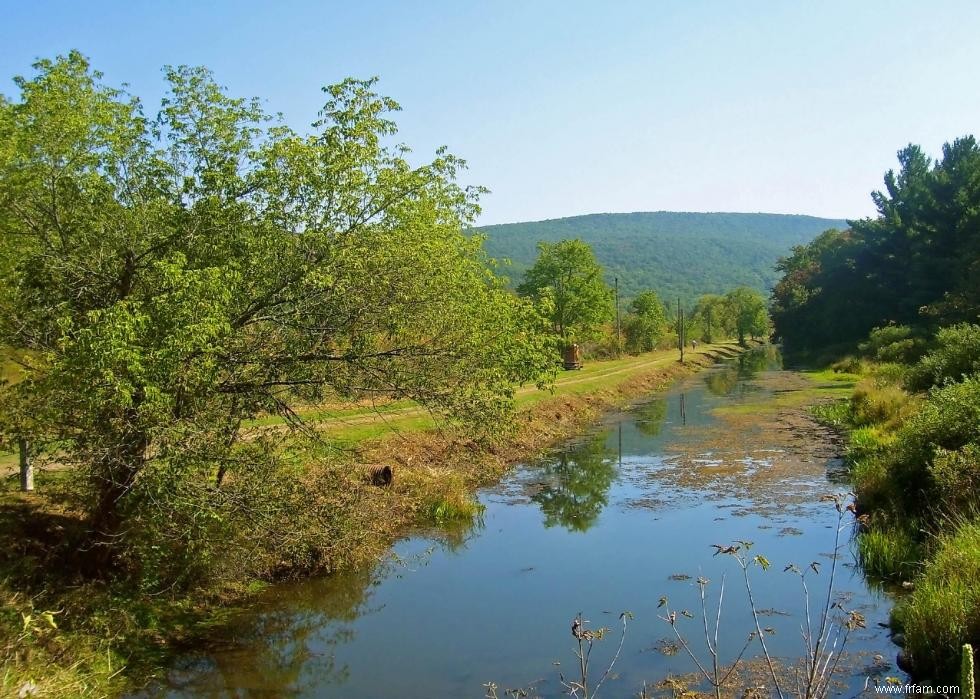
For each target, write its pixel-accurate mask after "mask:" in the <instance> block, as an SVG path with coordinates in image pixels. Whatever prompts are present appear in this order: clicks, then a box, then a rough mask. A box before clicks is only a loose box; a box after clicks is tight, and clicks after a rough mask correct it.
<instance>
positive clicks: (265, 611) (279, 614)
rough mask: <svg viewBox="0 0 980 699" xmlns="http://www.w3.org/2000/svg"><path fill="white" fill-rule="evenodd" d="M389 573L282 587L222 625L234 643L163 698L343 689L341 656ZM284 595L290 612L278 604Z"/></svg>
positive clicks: (345, 671) (179, 675) (173, 679)
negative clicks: (352, 624) (339, 652)
mask: <svg viewBox="0 0 980 699" xmlns="http://www.w3.org/2000/svg"><path fill="white" fill-rule="evenodd" d="M388 565H391V564H390V563H389V564H382V565H379V566H376V567H374V568H367V569H364V570H360V571H355V572H351V573H344V574H338V575H333V576H330V577H329V578H325V579H322V580H313V581H307V582H304V583H301V584H296V585H279V586H277V593H278V594H276V595H275V596H270V598H269V600H268V602H267V603H263V602H262V601H260V602H259V606H258V609H249V610H247V611H246V612H244V613H243V614H242V615H241V620H240V621H237V620H232V621H230V622H228V623H227V624H222V625H221V626H220V627H219V628H218V629H217V633H216V634H215V635H216V636H218V637H220V638H222V639H227V640H225V641H223V642H222V643H221V645H220V646H212V647H211V648H210V649H209V650H208V651H207V652H206V654H205V655H204V656H203V657H197V658H195V659H193V660H191V661H190V662H189V663H188V665H187V666H186V667H184V668H177V669H176V670H175V671H173V672H172V673H171V674H170V676H169V677H168V678H167V681H166V687H165V688H163V687H161V688H158V689H160V690H161V691H160V692H159V695H167V694H169V693H170V692H172V691H173V690H177V691H178V692H180V693H181V694H184V693H189V694H192V695H193V696H197V697H229V696H236V697H253V696H255V697H266V696H277V697H279V696H295V695H299V694H304V693H309V692H310V691H312V690H313V689H314V688H318V687H323V686H326V685H340V684H343V683H344V682H346V681H347V679H348V676H349V674H350V670H349V668H348V667H347V665H346V664H340V665H338V664H337V661H336V658H335V654H334V651H335V648H336V647H337V646H340V645H343V644H346V643H350V642H351V640H353V636H354V632H353V630H352V629H351V628H350V626H349V625H348V624H349V623H350V622H352V621H354V620H355V619H357V618H358V617H359V616H360V615H362V614H364V613H365V612H366V611H368V609H367V602H368V599H369V598H370V589H371V587H372V585H373V584H374V583H375V582H376V581H377V580H378V579H380V577H381V576H384V575H385V574H386V570H387V566H388ZM283 595H287V596H288V597H289V600H290V604H289V605H288V606H285V607H284V606H282V605H281V604H278V603H277V601H279V600H281V597H282V596H283ZM263 607H264V608H263ZM149 695H150V696H154V693H153V691H152V690H151V691H150V692H149Z"/></svg>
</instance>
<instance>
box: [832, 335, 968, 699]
mask: <svg viewBox="0 0 980 699" xmlns="http://www.w3.org/2000/svg"><path fill="white" fill-rule="evenodd" d="M971 351H973V352H975V351H976V347H975V346H974V347H973V349H972V350H971ZM948 353H949V344H948V343H947V344H943V343H939V344H938V345H937V346H936V348H935V349H933V350H932V351H931V352H929V353H927V354H926V355H925V356H924V357H923V358H922V359H921V360H910V361H906V362H903V363H896V362H887V361H883V360H881V359H875V358H863V359H846V360H843V361H840V362H838V363H837V364H836V365H835V367H836V370H837V371H838V372H847V373H848V374H850V375H853V376H856V377H857V378H858V380H857V382H856V384H855V387H854V390H853V392H852V393H851V395H850V396H849V397H848V398H847V399H846V400H843V401H840V402H838V403H836V404H832V405H828V406H823V407H821V408H819V409H818V411H817V412H818V414H819V415H820V417H821V418H822V419H823V420H824V421H826V422H829V423H831V424H834V425H835V426H837V427H839V428H841V429H842V430H844V431H845V432H846V434H847V437H848V447H847V458H848V462H849V464H850V473H851V479H852V482H853V485H854V491H855V494H856V497H857V505H858V510H859V515H860V517H859V521H860V524H861V526H860V531H859V533H858V535H857V551H858V555H859V558H860V560H861V563H862V565H863V567H864V569H865V572H866V573H867V574H868V575H869V576H870V577H871V578H873V579H878V580H881V581H882V582H884V583H885V584H891V585H893V586H894V587H895V588H896V589H897V590H900V591H902V592H903V597H902V599H900V601H899V603H898V605H897V607H896V609H895V614H894V619H893V621H894V626H895V627H896V631H902V632H903V638H904V644H905V648H904V650H903V651H902V656H903V662H904V663H905V664H906V666H907V667H910V668H911V669H912V671H913V674H914V675H915V676H916V677H918V678H920V679H923V680H928V681H948V682H955V681H956V680H957V679H958V668H959V663H960V654H961V648H962V645H963V644H964V643H972V644H973V645H974V646H976V645H977V643H978V641H980V597H978V596H977V595H976V594H975V593H974V592H973V591H974V590H975V589H977V584H976V578H977V575H978V573H977V571H978V570H980V538H978V536H977V532H978V525H980V518H978V512H980V475H978V474H980V463H978V458H977V457H978V455H980V449H978V447H977V444H978V440H980V380H978V379H977V378H976V376H973V377H972V378H971V377H970V376H969V374H968V373H967V372H966V371H957V373H956V374H955V375H953V373H952V372H946V374H948V375H944V373H943V371H941V370H940V371H937V370H936V366H937V365H939V364H941V363H942V359H943V356H944V354H948ZM924 376H926V377H927V379H928V380H923V377H924ZM909 590H910V592H908V594H904V593H905V592H906V591H909Z"/></svg>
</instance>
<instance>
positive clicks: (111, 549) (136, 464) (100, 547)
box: [85, 432, 149, 575]
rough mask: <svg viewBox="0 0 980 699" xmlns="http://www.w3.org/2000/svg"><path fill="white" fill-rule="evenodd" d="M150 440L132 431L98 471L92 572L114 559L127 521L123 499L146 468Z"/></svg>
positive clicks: (92, 525) (90, 560)
mask: <svg viewBox="0 0 980 699" xmlns="http://www.w3.org/2000/svg"><path fill="white" fill-rule="evenodd" d="M148 446H149V442H148V440H147V438H146V436H145V435H144V434H142V433H140V432H129V433H128V434H126V435H125V436H124V437H123V438H122V439H121V440H120V444H119V446H118V447H117V448H116V449H114V450H112V452H111V453H110V454H108V455H107V456H106V457H105V461H104V462H103V465H102V467H101V468H100V469H99V471H100V473H99V474H98V475H99V477H100V479H101V482H100V487H99V497H98V503H97V504H96V506H95V509H94V510H93V511H92V514H91V516H90V517H89V532H90V535H91V541H92V545H93V550H92V551H91V554H90V555H88V556H86V559H85V562H86V566H85V567H86V569H87V572H88V573H89V574H90V575H99V574H101V573H103V572H104V571H105V570H106V569H107V568H108V567H110V566H111V565H112V559H113V556H114V554H115V551H116V547H117V545H118V543H119V538H120V535H121V533H122V530H123V525H124V524H125V517H124V504H125V503H124V499H125V497H126V495H127V494H128V493H129V491H130V490H131V489H132V487H133V484H134V483H135V482H136V477H137V476H138V475H139V474H140V472H141V471H142V470H143V466H144V465H145V461H146V450H147V447H148Z"/></svg>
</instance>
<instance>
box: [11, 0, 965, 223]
mask: <svg viewBox="0 0 980 699" xmlns="http://www.w3.org/2000/svg"><path fill="white" fill-rule="evenodd" d="M2 18H3V20H2V21H0V91H2V92H4V93H5V94H7V95H13V94H15V92H14V86H13V84H12V82H11V81H10V78H11V77H12V76H13V75H16V74H28V73H29V72H30V64H31V62H32V61H33V60H34V59H35V58H37V57H51V56H54V55H56V54H58V53H64V52H66V51H68V50H69V49H71V48H77V49H79V50H81V51H82V52H83V53H85V54H86V55H88V56H89V57H90V58H91V59H92V62H93V64H94V66H95V67H96V68H98V69H99V70H101V71H103V72H104V73H105V75H106V80H107V81H108V82H110V83H113V84H118V83H123V82H125V83H128V84H129V85H130V89H131V91H133V92H134V93H136V94H138V95H140V96H141V97H143V98H144V99H145V100H146V101H147V103H148V104H149V105H152V104H153V103H155V102H156V101H157V100H158V99H159V97H160V94H161V91H162V89H163V81H162V74H161V70H160V69H161V67H162V66H163V65H165V64H181V63H186V64H201V65H206V66H208V67H209V68H211V69H212V70H213V71H214V72H215V74H216V75H217V77H218V79H219V81H220V82H221V83H223V84H224V85H226V86H227V87H228V88H229V90H230V91H231V92H232V93H234V94H239V95H247V96H253V95H255V96H259V97H262V98H263V99H264V100H266V104H267V107H268V109H269V110H271V111H278V112H282V113H283V114H284V116H285V118H286V120H287V122H289V123H290V124H291V125H292V126H294V127H295V128H298V129H302V128H304V127H305V125H307V124H308V123H309V122H310V121H312V120H313V119H314V118H315V115H316V111H317V109H318V108H319V106H320V105H321V103H322V101H323V100H322V95H321V93H320V91H319V87H320V86H322V85H324V84H328V83H332V82H337V81H339V80H340V79H342V78H343V77H345V76H349V75H352V76H358V77H368V76H372V75H377V76H380V78H381V83H380V90H381V91H382V92H384V93H385V94H387V95H390V96H391V97H394V98H395V99H396V100H397V101H398V102H400V103H401V105H402V107H403V109H404V111H403V112H402V113H401V114H399V115H398V117H397V120H398V122H399V125H400V127H401V133H400V140H402V141H404V142H405V143H407V144H408V145H410V146H412V148H413V149H414V150H415V152H416V155H417V156H418V157H419V158H420V159H421V158H422V157H423V156H426V155H429V154H431V152H432V151H433V150H434V149H435V148H436V147H437V146H439V145H442V144H445V145H448V146H449V148H450V150H451V151H453V152H454V153H456V154H457V155H460V156H462V157H464V158H466V159H467V160H468V161H469V164H470V170H469V171H468V172H466V173H464V176H463V180H464V182H465V183H470V184H482V185H485V186H487V187H489V188H490V189H491V190H492V194H490V195H488V196H487V198H486V199H485V200H484V214H483V216H482V218H481V223H501V222H508V221H521V220H538V219H543V218H555V217H560V216H570V215H575V214H581V213H593V212H602V211H654V210H681V211H773V212H783V213H807V214H813V215H820V216H831V217H838V216H841V217H860V216H866V215H871V214H872V213H873V206H872V204H871V200H870V197H869V193H870V192H871V190H873V189H877V188H880V186H881V178H882V175H883V173H884V171H885V170H886V169H888V168H890V167H894V166H895V152H896V151H897V150H898V149H899V148H901V147H902V146H904V145H905V144H907V143H909V142H913V143H919V144H921V145H922V146H923V147H924V148H925V149H926V151H927V152H929V153H931V154H934V155H935V154H938V153H939V151H940V148H941V146H942V144H943V142H945V141H948V140H951V139H953V138H955V137H957V136H960V135H964V134H967V133H974V132H977V131H978V130H980V129H978V128H977V125H978V123H980V90H978V89H977V82H976V75H977V73H978V71H980V41H978V40H977V38H976V37H977V32H978V30H980V2H976V1H975V0H973V1H970V2H967V1H962V2H953V1H949V2H944V1H942V0H937V1H936V2H920V1H915V2H912V1H905V0H889V1H876V0H875V1H872V0H862V1H856V0H852V1H848V2H835V1H827V2H819V3H818V2H810V3H804V2H789V1H786V2H783V1H777V0H772V1H771V2H756V1H753V0H744V1H739V2H732V1H731V0H726V1H718V2H699V1H697V0H688V1H682V0H677V1H676V2H666V1H664V2H654V1H653V0H649V1H647V2H626V1H615V0H610V1H608V2H595V1H593V2H577V1H575V0H561V1H555V2H552V1H544V0H541V1H535V0H525V1H524V2H504V1H499V2H466V1H464V0H456V1H455V2H451V1H447V2H442V1H439V2H435V1H433V2H409V1H407V0H406V1H404V2H376V1H373V0H361V1H358V2H315V1H313V0H294V1H288V0H287V1H283V2H265V3H260V2H249V1H247V0H241V1H239V2H205V1H203V0H201V1H199V2H186V1H173V2H164V1H163V0H157V1H146V0H130V1H129V2H96V1H88V2H78V1H77V0H74V1H71V2H67V1H65V2H44V1H43V0H41V1H38V0H35V1H34V2H8V3H5V6H4V8H3V12H2Z"/></svg>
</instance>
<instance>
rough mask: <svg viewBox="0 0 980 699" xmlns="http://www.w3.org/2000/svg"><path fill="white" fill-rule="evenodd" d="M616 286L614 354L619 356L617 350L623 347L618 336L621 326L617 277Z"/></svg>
mask: <svg viewBox="0 0 980 699" xmlns="http://www.w3.org/2000/svg"><path fill="white" fill-rule="evenodd" d="M614 281H615V284H616V354H617V355H618V354H619V348H620V347H622V346H623V338H622V336H621V334H620V329H621V325H620V322H619V277H615V278H614Z"/></svg>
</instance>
